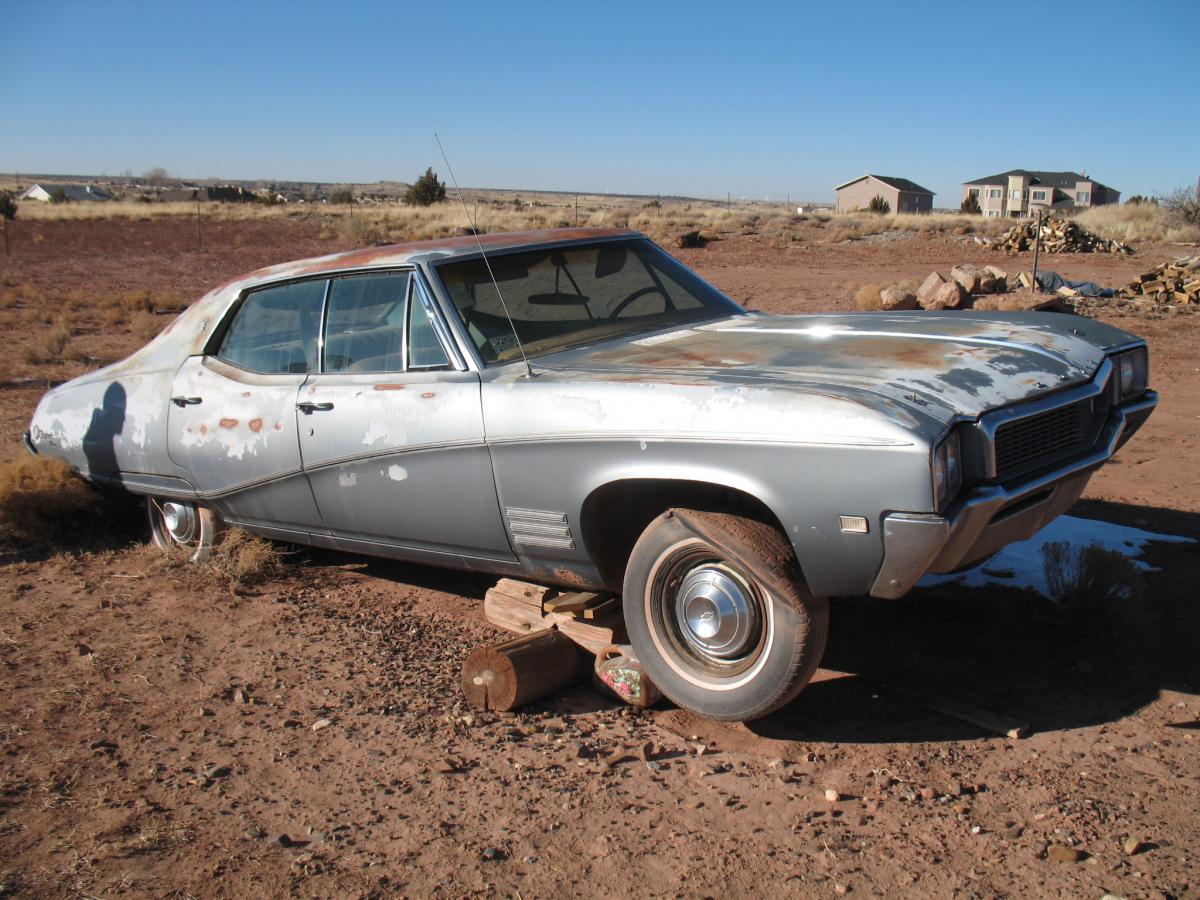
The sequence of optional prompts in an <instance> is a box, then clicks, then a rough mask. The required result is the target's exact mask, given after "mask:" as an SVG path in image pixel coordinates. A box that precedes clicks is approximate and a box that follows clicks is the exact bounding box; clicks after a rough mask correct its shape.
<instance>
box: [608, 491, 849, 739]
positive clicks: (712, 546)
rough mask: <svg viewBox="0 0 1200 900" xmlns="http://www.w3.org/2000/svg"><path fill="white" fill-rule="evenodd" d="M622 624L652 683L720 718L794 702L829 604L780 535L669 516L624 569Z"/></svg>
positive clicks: (721, 518) (820, 644)
mask: <svg viewBox="0 0 1200 900" xmlns="http://www.w3.org/2000/svg"><path fill="white" fill-rule="evenodd" d="M623 602H624V608H625V626H626V628H627V629H628V631H629V637H630V640H631V642H632V643H633V647H634V650H635V651H636V652H637V654H638V658H639V659H641V661H642V664H643V665H644V666H645V667H646V671H647V673H648V674H649V675H650V678H651V680H652V681H654V683H655V684H657V685H658V686H659V687H660V688H661V689H662V691H663V693H664V694H666V695H667V696H668V697H669V698H670V699H671V700H672V701H674V702H675V703H676V704H677V705H679V706H682V707H684V708H686V709H690V710H693V711H695V712H698V713H700V714H702V715H705V716H709V717H710V718H714V719H726V720H733V721H749V720H750V719H757V718H760V717H761V716H765V715H767V714H769V713H772V712H774V711H775V710H777V709H779V708H780V707H782V706H784V705H785V704H787V703H788V702H790V701H791V700H792V699H793V698H794V697H795V696H796V695H797V694H798V693H800V691H801V689H803V687H804V685H806V684H807V683H808V681H809V679H810V678H812V675H813V673H814V672H815V671H816V669H817V666H818V665H819V664H820V662H821V656H822V654H823V653H824V652H825V639H826V635H827V634H828V630H829V604H828V602H827V601H826V600H825V598H824V597H814V596H813V595H812V594H811V593H809V591H808V588H807V586H806V585H805V583H804V578H803V576H802V574H801V573H800V566H799V564H798V563H797V561H796V556H795V554H794V553H793V552H792V547H791V545H790V544H789V543H788V541H787V539H786V538H785V537H784V535H783V534H781V533H780V532H779V530H778V529H776V528H773V527H771V526H770V525H766V524H764V523H762V522H758V521H756V520H753V519H748V518H745V517H743V516H736V515H731V514H728V513H712V512H699V511H696V510H689V509H677V510H671V511H669V512H667V513H664V514H663V515H661V516H659V517H658V518H657V519H655V520H654V521H653V522H651V523H650V525H649V526H648V527H647V528H646V530H645V531H644V532H642V536H641V538H639V539H638V542H637V543H636V544H635V545H634V548H633V552H632V553H631V554H630V557H629V564H628V567H627V568H626V573H625V585H624V601H623Z"/></svg>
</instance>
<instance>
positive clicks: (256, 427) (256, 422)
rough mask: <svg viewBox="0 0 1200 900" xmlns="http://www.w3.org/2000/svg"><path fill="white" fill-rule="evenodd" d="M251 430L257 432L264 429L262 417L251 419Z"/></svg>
mask: <svg viewBox="0 0 1200 900" xmlns="http://www.w3.org/2000/svg"><path fill="white" fill-rule="evenodd" d="M249 425H250V430H251V431H253V432H255V433H256V434H257V433H258V432H259V431H262V419H251V420H250V422H249Z"/></svg>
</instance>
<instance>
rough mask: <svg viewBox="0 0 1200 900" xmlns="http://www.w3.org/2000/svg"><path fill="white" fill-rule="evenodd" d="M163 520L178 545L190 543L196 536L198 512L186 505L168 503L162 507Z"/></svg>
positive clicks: (168, 532)
mask: <svg viewBox="0 0 1200 900" xmlns="http://www.w3.org/2000/svg"><path fill="white" fill-rule="evenodd" d="M162 520H163V525H164V526H166V529H167V534H169V535H170V536H171V540H173V541H175V543H177V544H186V543H189V542H190V541H191V540H192V539H193V538H195V536H196V511H195V509H194V508H193V507H192V506H191V505H190V504H186V503H171V502H169V501H168V502H167V503H164V504H163V505H162Z"/></svg>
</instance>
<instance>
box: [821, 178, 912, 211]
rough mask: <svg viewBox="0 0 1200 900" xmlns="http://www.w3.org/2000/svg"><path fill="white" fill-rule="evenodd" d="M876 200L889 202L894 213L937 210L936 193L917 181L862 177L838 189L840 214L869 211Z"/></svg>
mask: <svg viewBox="0 0 1200 900" xmlns="http://www.w3.org/2000/svg"><path fill="white" fill-rule="evenodd" d="M876 197H882V198H883V199H884V200H886V201H887V202H888V206H890V207H891V209H892V212H897V213H916V212H932V211H933V191H931V190H928V189H926V188H923V187H921V186H920V185H919V184H917V183H916V182H915V181H909V180H908V179H907V178H893V177H892V176H890V175H862V176H860V177H858V178H855V179H854V180H853V181H847V182H846V183H845V184H839V185H838V186H837V209H838V212H853V211H854V210H856V209H866V208H867V207H868V206H870V205H871V201H872V200H873V199H874V198H876Z"/></svg>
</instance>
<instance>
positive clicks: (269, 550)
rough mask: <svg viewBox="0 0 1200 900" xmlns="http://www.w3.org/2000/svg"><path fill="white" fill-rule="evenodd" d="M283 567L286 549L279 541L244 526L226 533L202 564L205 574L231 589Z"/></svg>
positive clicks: (262, 578) (270, 574)
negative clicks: (253, 532) (245, 529)
mask: <svg viewBox="0 0 1200 900" xmlns="http://www.w3.org/2000/svg"><path fill="white" fill-rule="evenodd" d="M282 568H283V551H282V550H280V548H279V545H278V544H275V543H272V542H271V541H269V540H267V539H266V538H263V537H259V536H258V535H256V534H251V533H250V532H248V531H243V530H242V529H240V528H232V529H230V530H229V531H227V532H225V534H224V536H223V537H222V538H221V540H220V541H219V542H218V543H217V545H216V546H215V547H214V548H213V553H212V556H210V557H209V558H208V559H207V560H206V561H205V562H204V563H203V565H202V566H201V570H202V571H203V572H204V573H205V574H209V575H212V576H215V577H216V578H218V579H219V580H220V581H221V582H223V583H224V584H226V585H227V586H229V587H231V588H236V587H241V586H243V585H247V584H255V583H258V582H261V581H264V580H265V579H267V578H269V577H271V576H272V575H274V574H276V573H277V572H279V571H280V570H281V569H282Z"/></svg>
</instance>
